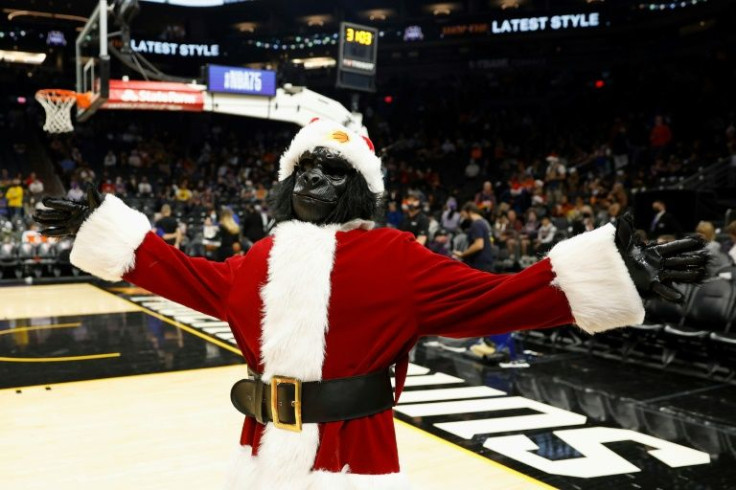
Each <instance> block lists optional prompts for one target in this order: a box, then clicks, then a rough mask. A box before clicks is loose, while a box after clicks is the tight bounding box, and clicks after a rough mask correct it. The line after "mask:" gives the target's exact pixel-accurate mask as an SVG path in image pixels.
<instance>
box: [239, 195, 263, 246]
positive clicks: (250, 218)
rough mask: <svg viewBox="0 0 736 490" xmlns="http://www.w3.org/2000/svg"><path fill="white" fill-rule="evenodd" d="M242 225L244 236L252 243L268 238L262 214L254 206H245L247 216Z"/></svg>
mask: <svg viewBox="0 0 736 490" xmlns="http://www.w3.org/2000/svg"><path fill="white" fill-rule="evenodd" d="M242 225H243V236H245V238H247V239H248V240H249V241H250V242H251V243H255V242H257V241H258V240H260V239H261V238H263V237H264V236H266V232H265V230H264V226H263V218H262V217H261V213H260V211H259V210H257V209H256V208H255V206H254V205H253V204H248V205H246V206H245V215H244V216H243V222H242Z"/></svg>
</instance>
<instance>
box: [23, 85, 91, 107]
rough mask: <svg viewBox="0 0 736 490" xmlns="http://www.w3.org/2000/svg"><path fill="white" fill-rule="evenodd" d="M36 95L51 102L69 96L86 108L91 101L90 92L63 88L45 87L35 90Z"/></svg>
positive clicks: (66, 98)
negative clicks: (78, 91)
mask: <svg viewBox="0 0 736 490" xmlns="http://www.w3.org/2000/svg"><path fill="white" fill-rule="evenodd" d="M36 97H42V98H44V99H47V100H51V101H53V102H60V101H62V100H68V99H70V98H73V99H76V100H77V105H78V106H79V107H81V108H82V109H86V108H88V107H89V106H90V104H91V103H92V92H84V93H77V92H75V91H74V90H66V89H63V88H46V89H43V90H39V91H38V92H36Z"/></svg>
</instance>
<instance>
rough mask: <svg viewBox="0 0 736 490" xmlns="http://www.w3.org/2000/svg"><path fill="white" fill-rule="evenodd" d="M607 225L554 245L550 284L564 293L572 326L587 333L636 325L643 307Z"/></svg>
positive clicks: (551, 252) (550, 255) (613, 234)
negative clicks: (575, 325) (573, 320)
mask: <svg viewBox="0 0 736 490" xmlns="http://www.w3.org/2000/svg"><path fill="white" fill-rule="evenodd" d="M615 237H616V227H615V226H613V225H612V224H610V223H609V224H607V225H605V226H602V227H600V228H597V229H595V230H593V231H589V232H587V233H583V234H580V235H578V236H576V237H573V238H570V239H569V240H564V241H561V242H560V243H558V244H557V245H555V246H554V247H553V248H552V250H550V252H549V255H548V257H549V259H550V261H551V262H552V270H553V271H554V273H555V275H556V276H557V277H556V278H555V280H554V282H553V284H554V285H555V286H557V287H559V288H560V289H562V292H563V293H565V296H566V297H567V301H568V303H570V309H571V310H572V316H573V317H574V318H575V323H576V324H577V325H578V326H579V327H580V328H582V329H583V330H585V331H586V332H588V333H598V332H603V331H605V330H609V329H611V328H616V327H624V326H627V325H639V324H641V322H642V321H644V305H643V304H642V300H641V297H639V293H638V292H637V290H636V286H635V285H634V281H632V280H631V276H629V271H628V270H627V268H626V264H625V263H624V259H623V258H622V257H621V254H620V253H619V251H618V249H617V248H616V243H615V241H614V240H615Z"/></svg>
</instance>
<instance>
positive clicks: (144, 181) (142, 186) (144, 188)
mask: <svg viewBox="0 0 736 490" xmlns="http://www.w3.org/2000/svg"><path fill="white" fill-rule="evenodd" d="M152 194H153V187H151V183H150V182H149V181H148V177H146V176H145V175H144V176H142V177H141V181H140V182H138V195H139V196H140V197H147V196H150V195H152Z"/></svg>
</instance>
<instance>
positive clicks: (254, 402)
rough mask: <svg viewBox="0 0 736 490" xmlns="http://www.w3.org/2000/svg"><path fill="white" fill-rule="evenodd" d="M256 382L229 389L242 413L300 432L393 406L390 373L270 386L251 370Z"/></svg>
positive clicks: (280, 380) (284, 380) (281, 380)
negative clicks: (314, 426) (308, 426)
mask: <svg viewBox="0 0 736 490" xmlns="http://www.w3.org/2000/svg"><path fill="white" fill-rule="evenodd" d="M248 371H249V373H250V374H251V376H253V377H254V379H241V380H240V381H238V382H237V383H235V384H234V385H233V387H232V390H230V400H231V401H232V402H233V405H235V408H237V409H238V411H239V412H241V413H243V414H245V415H247V416H249V417H254V418H255V419H256V420H257V421H258V423H260V424H265V423H267V422H273V424H274V425H275V426H276V427H278V428H280V429H287V430H292V431H296V432H299V431H301V429H302V423H306V424H309V423H324V422H336V421H338V420H350V419H357V418H360V417H367V416H369V415H374V414H376V413H380V412H383V411H384V410H388V409H389V408H391V407H392V406H393V402H394V395H393V389H392V387H391V376H390V374H389V370H388V369H385V370H383V371H378V372H375V373H370V374H365V375H361V376H353V377H349V378H337V379H329V380H324V381H307V382H302V381H300V380H298V379H296V378H288V377H285V376H274V377H272V378H271V381H270V383H264V382H263V381H261V375H260V374H258V373H255V372H253V371H251V370H250V369H249V370H248Z"/></svg>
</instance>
